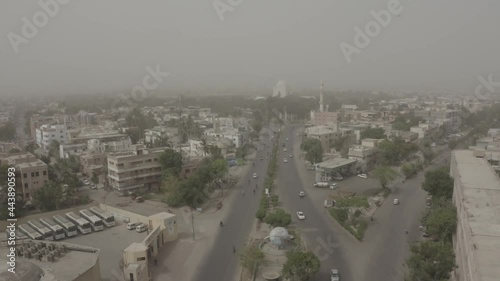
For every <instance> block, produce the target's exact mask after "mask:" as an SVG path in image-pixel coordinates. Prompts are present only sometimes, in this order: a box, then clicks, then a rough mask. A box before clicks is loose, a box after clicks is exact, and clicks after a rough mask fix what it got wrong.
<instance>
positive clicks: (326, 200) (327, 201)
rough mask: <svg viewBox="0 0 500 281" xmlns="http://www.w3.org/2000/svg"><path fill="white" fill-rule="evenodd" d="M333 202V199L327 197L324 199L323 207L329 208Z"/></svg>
mask: <svg viewBox="0 0 500 281" xmlns="http://www.w3.org/2000/svg"><path fill="white" fill-rule="evenodd" d="M333 204H334V201H333V200H328V199H325V202H324V203H323V206H324V207H325V208H331V207H333Z"/></svg>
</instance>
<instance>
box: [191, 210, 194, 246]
mask: <svg viewBox="0 0 500 281" xmlns="http://www.w3.org/2000/svg"><path fill="white" fill-rule="evenodd" d="M191 226H192V228H193V241H194V214H193V213H191Z"/></svg>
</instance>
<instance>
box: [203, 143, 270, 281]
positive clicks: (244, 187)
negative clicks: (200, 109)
mask: <svg viewBox="0 0 500 281" xmlns="http://www.w3.org/2000/svg"><path fill="white" fill-rule="evenodd" d="M267 143H268V145H267V147H268V148H269V143H270V142H269V141H268V142H267ZM268 148H266V149H264V148H263V147H262V146H260V147H259V150H258V151H257V153H256V156H255V160H254V163H255V167H252V168H251V169H250V170H249V173H248V175H246V176H243V177H242V178H241V179H240V182H239V183H238V184H237V186H236V188H235V193H236V194H235V198H233V200H232V202H231V203H230V204H231V205H230V206H228V207H229V208H230V210H231V211H230V212H229V215H228V216H227V217H226V218H224V219H223V222H224V226H223V227H222V228H221V229H220V232H219V234H218V235H217V237H216V238H215V242H214V246H213V249H211V251H210V254H209V255H208V257H209V258H207V259H205V261H204V262H203V263H202V264H201V265H200V267H199V269H198V273H197V275H196V277H195V279H194V280H199V281H206V280H220V281H226V280H227V281H233V280H234V278H235V275H236V274H237V272H236V269H237V268H238V264H239V257H238V255H237V253H238V251H240V250H241V249H242V248H243V246H244V244H245V243H246V242H247V241H248V235H249V234H250V231H251V228H252V225H253V222H254V220H255V213H256V212H257V209H258V206H259V201H260V198H261V196H262V186H263V183H264V178H265V175H266V172H267V166H268V163H269V160H268V159H266V153H267V151H268V150H269V149H268ZM260 157H262V158H263V160H259V158H260ZM253 173H257V176H258V177H257V179H253V178H252V176H253ZM248 180H250V184H249V183H248ZM256 184H257V185H258V186H259V187H258V188H257V189H256V193H255V195H254V193H253V190H254V189H255V185H256ZM242 191H244V192H245V195H244V196H243V193H242ZM233 246H234V247H236V251H237V253H236V254H234V253H233Z"/></svg>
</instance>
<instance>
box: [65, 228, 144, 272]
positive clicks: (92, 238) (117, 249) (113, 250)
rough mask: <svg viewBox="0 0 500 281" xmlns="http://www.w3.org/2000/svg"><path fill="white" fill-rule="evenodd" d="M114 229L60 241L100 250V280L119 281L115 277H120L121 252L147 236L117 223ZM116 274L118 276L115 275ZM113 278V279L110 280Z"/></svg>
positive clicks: (105, 229)
mask: <svg viewBox="0 0 500 281" xmlns="http://www.w3.org/2000/svg"><path fill="white" fill-rule="evenodd" d="M116 223H117V224H116V225H115V226H114V227H111V228H107V227H105V228H104V230H102V231H99V232H91V233H90V234H86V235H81V234H79V235H77V236H75V237H71V238H66V239H65V240H62V241H63V242H67V243H75V244H80V245H85V246H89V247H94V248H98V249H100V250H101V252H100V256H99V264H100V268H101V277H102V280H106V281H111V280H113V281H114V280H120V279H117V278H116V277H115V276H121V272H122V271H121V270H120V267H119V262H120V260H121V259H122V257H123V254H122V252H123V250H124V249H125V248H126V247H128V246H129V245H130V244H131V243H133V242H141V241H142V240H143V239H144V238H146V236H147V235H148V233H147V232H142V233H137V232H136V231H135V230H128V229H127V224H126V223H122V222H119V221H117V222H116ZM117 274H118V275H117ZM112 277H113V278H112Z"/></svg>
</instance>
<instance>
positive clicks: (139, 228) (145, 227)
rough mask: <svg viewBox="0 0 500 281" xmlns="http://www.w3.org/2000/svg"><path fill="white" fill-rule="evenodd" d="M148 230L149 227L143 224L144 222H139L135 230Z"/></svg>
mask: <svg viewBox="0 0 500 281" xmlns="http://www.w3.org/2000/svg"><path fill="white" fill-rule="evenodd" d="M146 230H148V227H147V226H146V225H145V224H143V223H140V224H138V225H137V226H136V227H135V231H137V232H139V233H141V232H144V231H146Z"/></svg>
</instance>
